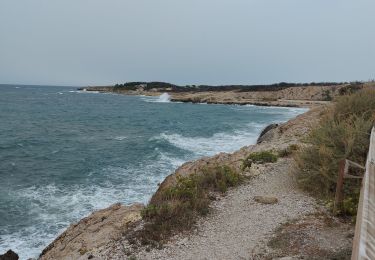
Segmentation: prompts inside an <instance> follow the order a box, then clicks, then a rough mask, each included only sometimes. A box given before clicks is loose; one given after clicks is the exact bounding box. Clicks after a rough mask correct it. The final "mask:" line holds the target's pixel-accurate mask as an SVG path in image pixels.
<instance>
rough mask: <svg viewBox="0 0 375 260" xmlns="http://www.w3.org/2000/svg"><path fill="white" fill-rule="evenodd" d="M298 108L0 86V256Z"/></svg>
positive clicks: (153, 184)
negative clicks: (214, 103)
mask: <svg viewBox="0 0 375 260" xmlns="http://www.w3.org/2000/svg"><path fill="white" fill-rule="evenodd" d="M305 111H306V109H298V108H277V107H257V106H236V105H206V104H183V103H171V102H168V95H163V96H161V97H142V96H124V95H115V94H100V93H93V92H83V91H82V92H81V91H76V89H75V88H74V87H55V86H11V85H1V86H0V180H1V182H0V254H1V253H3V252H5V251H6V250H8V249H10V248H11V249H12V250H14V251H16V252H17V253H18V254H19V255H20V257H21V259H27V258H29V257H37V256H38V255H39V254H40V252H41V250H42V249H43V248H44V247H45V246H47V245H48V244H49V243H50V242H51V241H52V240H53V239H54V238H56V236H57V235H58V234H59V233H61V232H62V231H63V230H64V229H65V228H66V227H67V226H68V225H69V224H70V223H72V222H75V221H77V220H79V219H81V218H82V217H84V216H86V215H88V214H89V213H90V212H92V211H93V210H96V209H101V208H104V207H107V206H109V205H111V204H113V203H115V202H122V203H125V204H128V203H132V202H143V203H146V202H147V201H148V199H149V198H150V197H151V195H152V193H153V192H154V191H155V190H156V189H157V184H158V183H159V182H161V181H162V180H163V179H164V178H165V177H166V176H167V175H168V174H170V173H171V172H172V171H173V170H174V169H176V168H177V167H178V166H179V165H181V164H182V163H184V162H186V161H189V160H192V159H197V158H199V157H202V156H208V155H214V154H216V153H219V152H233V151H235V150H237V149H239V148H241V147H242V146H245V145H249V144H253V143H255V141H256V139H257V137H258V135H259V133H260V131H261V130H262V129H263V128H264V127H265V126H266V125H268V124H270V123H274V122H285V121H287V120H288V119H290V118H292V117H295V116H296V115H298V114H300V113H303V112H305Z"/></svg>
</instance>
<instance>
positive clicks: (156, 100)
mask: <svg viewBox="0 0 375 260" xmlns="http://www.w3.org/2000/svg"><path fill="white" fill-rule="evenodd" d="M141 99H142V100H143V101H145V102H150V103H169V102H171V96H170V95H169V94H168V93H163V94H161V95H160V96H158V97H151V96H144V95H142V96H141Z"/></svg>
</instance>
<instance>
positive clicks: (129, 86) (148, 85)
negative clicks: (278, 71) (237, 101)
mask: <svg viewBox="0 0 375 260" xmlns="http://www.w3.org/2000/svg"><path fill="white" fill-rule="evenodd" d="M344 84H351V85H353V86H357V85H360V84H362V83H361V82H351V83H350V82H311V83H287V82H280V83H275V84H264V85H261V84H259V85H219V86H212V85H186V86H179V85H175V84H171V83H166V82H126V83H123V84H116V85H114V90H137V89H139V88H143V90H146V91H148V90H151V89H158V90H163V89H169V91H170V92H187V91H197V92H200V91H240V92H247V91H277V90H282V89H286V88H290V87H308V86H337V85H344Z"/></svg>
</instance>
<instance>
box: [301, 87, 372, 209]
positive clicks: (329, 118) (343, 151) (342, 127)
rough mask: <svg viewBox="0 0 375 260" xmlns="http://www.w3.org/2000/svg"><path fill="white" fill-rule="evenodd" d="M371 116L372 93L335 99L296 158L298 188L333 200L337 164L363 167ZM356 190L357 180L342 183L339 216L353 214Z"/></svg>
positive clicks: (356, 200) (365, 92) (355, 206)
mask: <svg viewBox="0 0 375 260" xmlns="http://www.w3.org/2000/svg"><path fill="white" fill-rule="evenodd" d="M374 115H375V90H362V91H359V92H356V93H355V94H352V95H349V96H342V97H339V98H338V99H337V101H336V103H335V104H334V106H333V107H332V108H331V109H328V110H327V111H326V112H325V114H324V115H323V117H322V119H321V121H320V123H319V125H318V126H317V127H316V128H315V129H313V130H312V132H311V134H310V136H309V137H308V138H307V140H306V142H307V143H308V146H306V147H305V148H304V149H302V150H300V152H299V153H297V155H296V162H297V166H298V170H297V176H298V180H299V183H300V184H301V185H302V187H304V188H305V189H306V190H308V191H310V192H312V193H314V194H317V195H319V196H322V197H324V198H325V199H328V200H333V198H334V194H335V189H336V182H337V174H338V167H339V162H340V161H341V160H343V159H349V160H352V161H354V162H357V163H359V164H361V165H364V164H365V161H366V155H367V151H368V146H369V133H370V130H371V128H372V126H373V124H374ZM359 189H360V181H359V180H353V179H345V185H344V194H345V201H346V202H345V201H344V203H343V208H342V209H341V210H340V212H341V213H343V214H349V215H353V214H355V211H356V208H357V203H358V194H359ZM353 203H355V204H353ZM353 209H354V210H353Z"/></svg>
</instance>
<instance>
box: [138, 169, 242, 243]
mask: <svg viewBox="0 0 375 260" xmlns="http://www.w3.org/2000/svg"><path fill="white" fill-rule="evenodd" d="M241 180H242V178H241V176H240V175H239V174H238V173H237V172H235V171H234V170H232V169H231V168H230V167H229V166H216V167H208V168H205V169H203V170H202V172H200V173H197V174H191V175H188V176H186V177H182V176H179V177H177V183H176V185H174V186H172V187H169V188H166V189H165V190H163V191H161V193H160V195H159V196H158V197H157V199H153V200H152V203H150V204H149V205H148V206H147V207H146V208H145V209H144V210H143V211H142V218H143V219H144V220H145V221H146V224H145V226H144V229H143V230H142V233H141V239H142V240H143V241H144V242H151V241H160V240H164V239H166V238H168V237H169V236H170V235H171V234H173V233H174V232H175V231H178V230H185V229H187V228H189V227H191V226H192V225H193V224H194V223H195V220H196V217H197V216H198V215H205V214H207V213H208V209H209V208H208V207H209V203H210V195H209V193H210V192H215V191H216V192H222V193H224V192H225V191H226V190H227V189H228V187H232V186H236V185H238V184H239V183H240V182H241Z"/></svg>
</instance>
